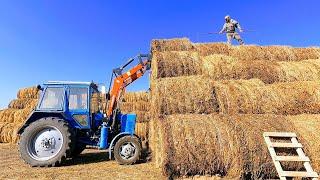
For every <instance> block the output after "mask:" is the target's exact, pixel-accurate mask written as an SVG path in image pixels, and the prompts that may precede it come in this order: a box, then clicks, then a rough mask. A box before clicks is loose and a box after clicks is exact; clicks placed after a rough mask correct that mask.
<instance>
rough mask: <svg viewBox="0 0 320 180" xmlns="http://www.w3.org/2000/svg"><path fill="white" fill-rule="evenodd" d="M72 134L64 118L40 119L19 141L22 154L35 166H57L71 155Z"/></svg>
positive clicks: (25, 159) (24, 158) (31, 125)
mask: <svg viewBox="0 0 320 180" xmlns="http://www.w3.org/2000/svg"><path fill="white" fill-rule="evenodd" d="M72 135H73V133H72V131H71V129H70V128H69V126H68V123H67V122H65V121H64V120H62V119H59V118H55V117H46V118H42V119H39V120H37V121H35V122H33V123H31V124H30V125H29V126H28V127H27V128H26V129H25V130H24V132H23V133H22V135H21V138H20V142H19V151H20V156H21V158H22V159H23V160H24V161H25V162H26V163H28V164H29V165H30V166H33V167H34V166H38V167H44V166H45V167H50V166H57V165H59V164H61V163H62V162H63V161H65V159H66V158H67V157H70V155H71V149H73V148H72V142H71V141H72V139H73V138H72Z"/></svg>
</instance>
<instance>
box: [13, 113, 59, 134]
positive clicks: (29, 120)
mask: <svg viewBox="0 0 320 180" xmlns="http://www.w3.org/2000/svg"><path fill="white" fill-rule="evenodd" d="M44 117H58V118H63V119H64V116H63V113H60V112H57V113H53V112H38V111H32V113H31V114H30V115H29V116H28V118H27V119H26V121H25V122H24V124H23V125H22V126H21V127H20V129H19V130H18V133H17V134H19V135H21V134H22V133H23V131H24V129H25V128H26V127H27V126H29V124H31V123H33V122H34V121H36V120H39V119H41V118H44Z"/></svg>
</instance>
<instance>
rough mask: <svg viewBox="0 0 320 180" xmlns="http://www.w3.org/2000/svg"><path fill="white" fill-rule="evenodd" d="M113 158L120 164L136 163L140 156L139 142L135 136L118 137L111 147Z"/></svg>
mask: <svg viewBox="0 0 320 180" xmlns="http://www.w3.org/2000/svg"><path fill="white" fill-rule="evenodd" d="M113 154H114V158H115V160H116V161H117V162H118V163H119V164H121V165H131V164H134V163H136V162H137V161H138V160H139V159H140V156H141V143H140V140H139V139H138V138H137V137H135V136H124V137H122V138H120V139H119V140H118V141H117V142H116V145H115V146H114V149H113Z"/></svg>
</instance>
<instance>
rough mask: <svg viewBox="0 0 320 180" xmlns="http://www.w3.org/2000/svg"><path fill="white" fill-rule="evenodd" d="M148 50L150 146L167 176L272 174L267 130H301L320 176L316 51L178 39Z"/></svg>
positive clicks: (156, 43) (319, 91) (318, 63)
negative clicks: (266, 141)
mask: <svg viewBox="0 0 320 180" xmlns="http://www.w3.org/2000/svg"><path fill="white" fill-rule="evenodd" d="M151 52H152V75H151V112H152V113H151V121H150V133H149V134H150V137H149V142H150V143H149V144H150V148H151V151H152V154H153V160H154V161H155V164H156V165H157V166H158V167H160V168H162V169H163V173H164V174H166V175H168V176H192V175H206V174H208V175H216V174H219V175H220V176H224V177H228V178H237V179H238V178H242V179H248V178H253V179H257V178H259V177H262V176H264V175H271V174H272V172H273V168H272V167H271V168H263V167H266V164H268V163H270V162H272V161H271V158H270V155H269V153H268V149H267V146H266V145H265V143H264V140H263V136H262V134H263V132H266V131H293V132H296V133H297V134H298V136H299V139H300V141H301V142H302V143H303V145H304V146H305V150H306V152H307V154H308V156H309V157H310V158H311V161H312V165H313V167H314V169H315V170H316V171H317V172H319V171H320V158H319V157H320V151H319V143H320V142H319V140H320V134H319V133H317V132H318V131H319V130H320V115H319V113H320V49H319V48H293V47H287V46H265V47H261V46H238V47H234V46H228V45H226V44H223V43H212V44H194V43H191V42H190V41H189V40H188V39H173V40H154V41H153V42H152V44H151ZM304 122H306V123H304ZM296 166H297V164H296V163H292V164H287V165H286V168H288V169H292V168H293V167H296ZM267 169H270V170H267Z"/></svg>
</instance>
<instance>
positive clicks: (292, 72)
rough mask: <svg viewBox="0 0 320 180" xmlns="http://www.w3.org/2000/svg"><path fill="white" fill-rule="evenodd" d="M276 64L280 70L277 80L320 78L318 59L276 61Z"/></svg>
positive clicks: (319, 60)
mask: <svg viewBox="0 0 320 180" xmlns="http://www.w3.org/2000/svg"><path fill="white" fill-rule="evenodd" d="M277 65H278V66H279V67H278V69H279V70H280V74H279V82H291V81H319V80H320V59H310V60H303V61H294V62H277Z"/></svg>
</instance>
